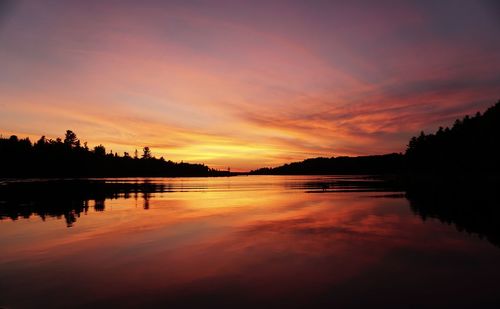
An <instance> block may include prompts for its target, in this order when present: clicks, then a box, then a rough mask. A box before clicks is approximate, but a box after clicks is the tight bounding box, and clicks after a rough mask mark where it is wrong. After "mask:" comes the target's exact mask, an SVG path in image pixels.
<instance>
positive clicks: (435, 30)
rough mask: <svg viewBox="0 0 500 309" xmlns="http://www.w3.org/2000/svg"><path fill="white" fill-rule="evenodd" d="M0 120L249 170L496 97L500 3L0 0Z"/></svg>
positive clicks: (387, 144)
mask: <svg viewBox="0 0 500 309" xmlns="http://www.w3.org/2000/svg"><path fill="white" fill-rule="evenodd" d="M0 10H1V12H0V133H1V134H2V135H3V136H8V135H11V134H16V135H18V136H20V137H25V136H29V137H30V138H31V139H32V140H35V139H38V138H39V137H40V136H41V135H46V136H47V137H51V138H55V137H57V136H63V134H64V132H65V130H66V129H71V130H73V131H75V132H76V133H77V135H78V136H79V137H80V138H81V139H82V140H83V141H88V143H89V145H91V146H94V145H97V144H100V143H102V144H104V145H106V146H107V149H108V150H111V149H112V150H113V151H114V152H116V151H118V152H119V153H123V151H127V152H130V153H133V151H134V150H135V149H139V150H140V149H141V148H142V147H143V146H150V147H151V148H152V150H153V154H154V155H156V156H164V157H165V158H167V159H171V160H173V161H181V160H184V161H187V162H197V163H205V164H207V165H209V166H211V167H216V168H225V167H227V166H230V167H231V168H232V170H248V169H253V168H257V167H262V166H276V165H279V164H282V163H285V162H289V161H297V160H302V159H304V158H308V157H317V156H338V155H365V154H382V153H387V152H400V151H404V149H405V145H406V144H407V141H408V139H409V138H410V137H411V136H412V135H415V134H418V133H419V132H420V130H424V131H430V130H435V129H437V128H438V127H439V126H440V125H448V124H451V123H452V122H453V120H454V119H455V118H457V117H461V116H462V115H464V114H467V113H474V112H476V111H478V110H484V109H485V108H487V107H488V106H490V105H492V104H493V103H495V102H496V101H497V100H498V99H500V2H499V1H496V0H488V1H480V0H478V1H472V0H450V1H425V0H423V1H347V0H346V1H334V0H330V1H327V0H325V1H320V0H318V1H312V0H311V1H305V0H303V1H292V0H287V1H270V0H267V1H259V0H253V1H236V0H227V1H215V0H212V1H191V0H176V1H167V0H165V1H102V0H101V1H97V0H96V1H89V0H87V1H71V0H64V1H63V0H60V1H50V0H48V1H35V0H34V1H22V0H16V1H6V0H0Z"/></svg>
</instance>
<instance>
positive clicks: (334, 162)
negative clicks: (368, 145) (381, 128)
mask: <svg viewBox="0 0 500 309" xmlns="http://www.w3.org/2000/svg"><path fill="white" fill-rule="evenodd" d="M403 168H404V156H403V155H402V154H398V153H391V154H386V155H377V156H360V157H331V158H314V159H306V160H304V161H302V162H293V163H288V164H285V165H282V166H278V167H275V168H261V169H258V170H255V171H252V172H250V173H251V174H255V175H332V174H351V175H356V174H397V173H400V172H402V171H403Z"/></svg>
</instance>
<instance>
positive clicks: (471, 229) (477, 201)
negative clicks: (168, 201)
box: [406, 187, 500, 247]
mask: <svg viewBox="0 0 500 309" xmlns="http://www.w3.org/2000/svg"><path fill="white" fill-rule="evenodd" d="M406 198H407V199H408V201H409V203H410V208H411V210H412V211H413V212H414V213H415V214H417V215H418V216H419V217H420V218H421V219H422V220H423V221H426V220H427V219H428V218H435V219H438V220H439V221H440V222H442V223H445V224H449V225H453V226H455V227H456V229H457V230H458V231H459V232H466V233H468V234H472V235H477V236H479V238H481V239H483V238H485V239H487V240H488V241H489V242H490V243H492V244H494V245H495V246H497V247H500V208H499V207H498V206H499V205H500V197H499V194H498V192H497V191H495V190H493V189H492V188H488V187H485V188H483V189H478V188H475V189H469V190H467V189H465V188H456V189H455V190H450V188H444V189H443V190H441V191H436V190H430V191H422V190H421V189H420V190H417V191H412V190H409V191H408V192H407V193H406Z"/></svg>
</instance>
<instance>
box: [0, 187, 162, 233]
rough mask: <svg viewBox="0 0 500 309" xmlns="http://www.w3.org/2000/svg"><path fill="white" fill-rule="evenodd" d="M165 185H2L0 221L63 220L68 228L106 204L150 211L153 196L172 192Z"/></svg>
mask: <svg viewBox="0 0 500 309" xmlns="http://www.w3.org/2000/svg"><path fill="white" fill-rule="evenodd" d="M169 191H171V188H170V187H169V186H168V185H166V184H164V183H155V182H151V181H149V180H142V181H106V180H52V181H31V182H11V183H4V184H3V185H0V220H5V219H11V220H18V219H20V218H24V219H28V218H29V217H31V216H33V215H34V216H39V217H40V218H41V219H42V220H43V221H45V219H46V218H47V217H54V218H57V219H61V218H64V220H65V221H66V225H67V226H68V227H71V226H73V224H74V223H75V222H76V221H77V218H79V217H80V215H81V214H82V213H84V214H86V213H88V212H89V209H94V211H96V212H102V211H105V209H106V200H116V199H129V198H134V199H136V200H138V199H142V200H143V208H144V209H146V210H147V209H149V200H150V198H151V197H152V195H153V194H154V193H163V192H169Z"/></svg>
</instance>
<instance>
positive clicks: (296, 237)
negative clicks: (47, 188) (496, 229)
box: [0, 176, 500, 308]
mask: <svg viewBox="0 0 500 309" xmlns="http://www.w3.org/2000/svg"><path fill="white" fill-rule="evenodd" d="M110 181H114V182H120V181H125V182H130V180H110ZM135 181H137V182H139V183H141V182H143V181H144V180H142V179H138V180H132V182H135ZM147 184H149V185H150V184H153V185H159V186H158V187H153V189H152V190H143V189H140V190H135V191H134V190H128V191H127V190H125V191H123V190H122V191H118V192H115V193H113V194H111V198H110V195H107V196H104V197H101V198H94V199H91V200H89V201H87V200H86V199H83V200H82V199H76V200H68V199H67V198H66V199H64V200H63V201H61V200H60V199H58V197H57V196H52V195H50V196H45V197H44V198H43V202H40V203H38V204H36V202H33V203H30V202H29V199H30V197H23V199H21V200H22V201H21V200H20V201H17V202H16V201H14V202H12V201H10V202H9V203H7V202H6V201H3V203H0V209H1V211H0V214H1V215H0V218H1V220H0V248H1V254H0V307H3V308H68V307H78V308H96V307H113V306H114V307H133V308H141V307H174V308H177V307H198V308H206V307H211V306H215V307H228V308H241V307H261V308H262V307H307V308H310V307H331V305H336V306H337V307H339V308H344V307H359V306H363V305H375V306H379V307H381V306H382V307H386V308H387V307H393V308H408V307H410V308H420V307H443V306H446V307H450V306H454V307H470V308H482V307H486V308H487V307H491V308H495V307H496V308H498V305H499V304H500V296H499V295H500V249H499V247H497V246H495V245H494V244H492V242H490V241H488V240H486V239H484V238H483V239H481V238H480V237H479V236H478V235H476V234H474V233H473V234H469V233H466V232H460V231H458V230H457V228H456V226H455V225H454V224H453V223H451V224H445V223H442V222H441V221H439V220H437V219H432V218H428V219H426V220H423V219H422V216H420V215H417V214H416V212H415V211H417V210H415V209H413V210H412V208H411V207H410V201H409V200H407V199H406V198H405V197H404V194H402V193H401V192H393V189H390V188H387V187H384V186H383V185H381V184H380V183H378V182H377V181H372V180H367V179H359V178H349V177H332V176H329V177H326V176H325V177H318V176H293V177H292V176H248V177H245V176H241V177H240V176H238V177H232V178H203V179H150V180H147ZM38 198H39V197H36V198H35V197H33V200H36V199H38ZM0 200H1V197H0ZM27 200H28V202H26V201H27ZM16 203H17V204H16ZM64 203H65V204H64ZM62 204H64V205H66V208H64V209H63V210H62V211H59V210H58V209H59V208H58V207H59V206H60V205H62ZM44 207H45V209H43V208H44ZM413 208H415V207H413ZM14 218H15V220H14Z"/></svg>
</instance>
